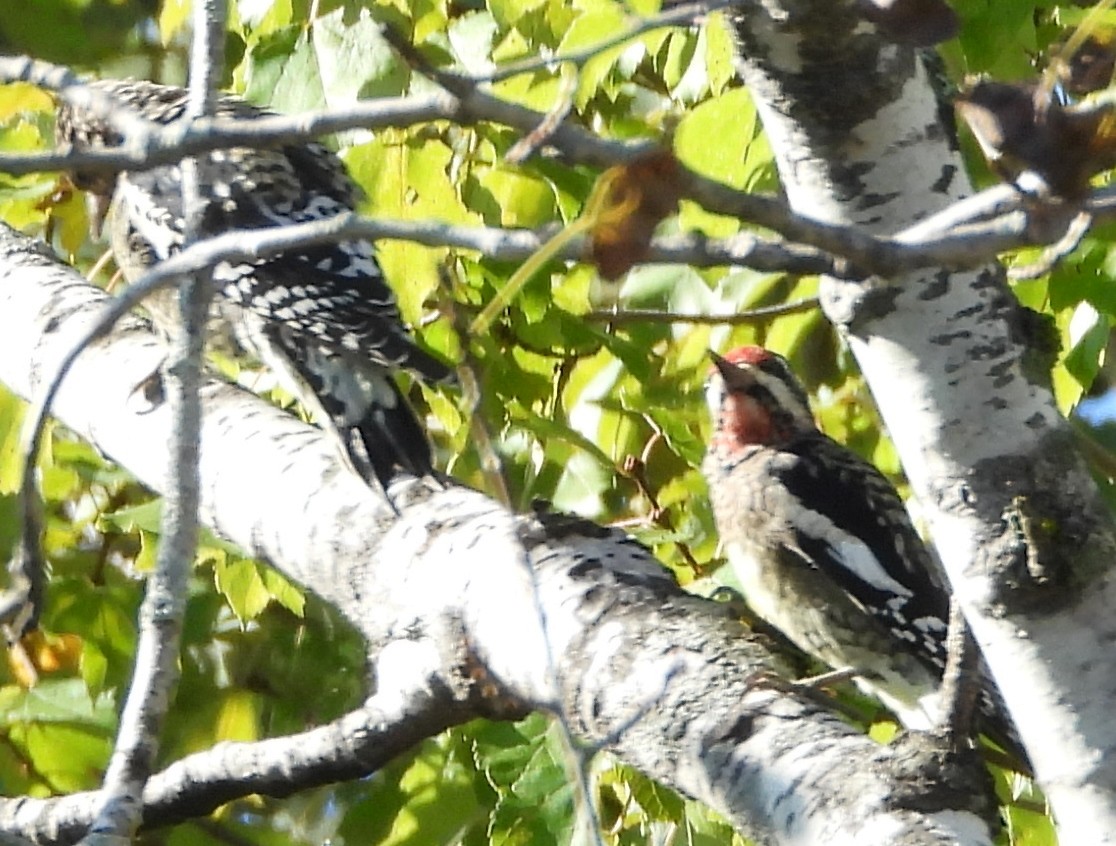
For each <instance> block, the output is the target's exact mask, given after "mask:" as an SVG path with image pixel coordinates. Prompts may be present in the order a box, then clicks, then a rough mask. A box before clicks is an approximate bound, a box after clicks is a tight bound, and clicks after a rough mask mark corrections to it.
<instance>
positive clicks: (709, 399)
mask: <svg viewBox="0 0 1116 846" xmlns="http://www.w3.org/2000/svg"><path fill="white" fill-rule="evenodd" d="M724 401H725V380H724V379H722V378H721V376H720V374H716V375H713V376H710V377H709V378H708V379H706V380H705V404H706V405H707V406H708V407H709V413H710V414H712V415H713V420H714V421H716V420H717V415H718V414H720V413H721V405H722V403H724Z"/></svg>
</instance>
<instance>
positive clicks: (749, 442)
mask: <svg viewBox="0 0 1116 846" xmlns="http://www.w3.org/2000/svg"><path fill="white" fill-rule="evenodd" d="M713 363H714V366H713V369H712V372H711V374H710V377H709V380H708V382H707V383H706V400H707V402H708V404H709V409H710V412H711V414H712V418H713V426H714V431H713V438H712V440H711V442H710V444H709V448H708V450H707V452H706V455H705V460H704V462H703V465H702V471H703V473H704V475H705V478H706V480H707V482H708V484H709V495H710V498H711V500H712V504H713V513H714V515H715V518H716V522H717V528H718V530H719V532H720V535H721V543H722V546H723V548H724V551H725V554H726V555H727V557H728V559H729V562H730V563H731V564H732V566H733V569H734V571H735V573H736V575H737V578H738V579H739V581H740V583H741V587H742V588H743V589H744V594H745V597H746V598H747V600H748V603H749V605H750V606H751V607H752V609H753V610H754V611H755V612H756V614H758V615H759V616H760V617H762V618H763V619H764V620H766V621H767V622H769V623H770V624H771V625H773V626H774V627H775V628H777V629H779V630H780V631H782V632H783V633H784V634H785V635H786V636H787V637H788V638H789V639H790V640H791V641H792V642H793V643H795V644H796V645H797V646H798V647H799V648H800V649H802V650H803V651H804V652H807V653H808V654H810V655H812V656H813V657H814V658H816V659H818V660H820V661H822V662H824V663H825V664H828V665H829V666H830V667H833V668H835V669H845V668H850V669H852V670H854V671H855V673H856V676H855V679H856V682H857V684H858V686H859V687H861V689H863V690H864V691H866V692H867V693H869V694H871V695H873V696H875V697H876V698H878V699H879V700H880V701H881V702H883V703H884V704H885V705H886V706H887V707H888V708H889V709H890V710H891V711H892V712H893V713H895V715H896V716H897V717H899V719H900V721H901V722H902V723H903V724H904V725H905V726H906V727H907V728H913V729H921V730H925V729H930V728H933V727H935V726H936V725H937V723H938V722H939V720H940V718H941V715H940V713H939V702H938V701H937V700H938V696H937V694H938V690H939V687H940V682H941V677H942V674H943V671H944V669H945V663H946V655H947V650H946V634H947V631H948V622H949V605H950V595H949V591H948V589H947V587H946V584H947V583H946V580H945V578H944V575H943V574H942V572H941V570H940V569H939V567H938V564H937V562H936V560H935V559H934V558H933V557H932V556H931V554H930V552H929V551H928V550H927V548H926V547H925V545H924V544H923V542H922V540H921V539H920V538H919V536H918V534H917V532H915V529H914V527H913V526H912V525H911V521H910V518H909V517H908V515H907V511H906V509H905V508H904V506H903V503H902V501H901V500H900V499H899V495H898V494H897V493H896V491H895V489H894V488H893V487H892V485H891V483H890V482H888V481H887V479H886V478H885V477H884V476H883V475H882V474H881V473H880V472H879V471H878V470H876V468H875V467H873V466H872V465H871V464H869V463H868V462H866V461H865V460H864V459H862V458H860V457H859V456H858V455H856V454H855V453H853V452H852V451H851V450H849V449H847V448H846V447H844V446H842V445H840V444H838V443H837V442H836V441H834V440H832V439H830V438H829V437H827V436H826V435H825V434H824V433H822V432H821V431H820V430H819V429H818V427H817V425H816V424H815V423H814V418H813V415H812V414H811V412H810V407H809V403H808V400H807V397H806V391H805V390H804V389H803V387H802V385H801V383H799V381H798V380H797V378H795V376H794V374H793V373H792V372H791V370H790V368H789V366H788V365H787V362H786V360H785V359H784V358H783V357H782V356H780V355H777V354H776V353H773V352H770V351H769V350H766V349H763V348H762V347H754V346H748V347H740V348H738V349H735V350H733V351H732V352H730V353H728V354H727V355H726V356H725V357H723V358H722V357H720V356H718V355H716V354H714V355H713ZM982 672H983V670H982ZM986 678H987V677H986ZM982 700H983V701H982V702H981V710H982V711H984V712H991V714H990V718H988V719H986V720H985V722H984V723H982V725H981V728H982V729H983V730H985V731H986V732H987V733H988V734H989V736H991V737H992V738H993V739H994V740H996V741H997V742H998V743H1001V744H1002V745H1005V747H1007V749H1008V751H1009V752H1010V753H1012V754H1013V755H1017V756H1021V755H1022V753H1021V750H1020V747H1019V744H1018V741H1017V740H1016V738H1015V734H1014V730H1013V728H1011V724H1010V719H1009V718H1008V717H1006V713H1005V712H1003V711H1002V705H999V704H998V703H999V698H998V693H996V692H995V690H994V688H992V687H991V686H990V683H988V685H986V693H985V694H984V695H983V697H982ZM1020 760H1023V759H1022V758H1021V757H1020Z"/></svg>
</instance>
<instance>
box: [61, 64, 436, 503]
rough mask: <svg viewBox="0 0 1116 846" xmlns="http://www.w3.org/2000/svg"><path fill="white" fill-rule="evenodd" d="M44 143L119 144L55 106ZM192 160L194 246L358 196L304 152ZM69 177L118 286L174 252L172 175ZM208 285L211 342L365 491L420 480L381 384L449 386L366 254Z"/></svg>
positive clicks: (300, 256) (365, 245) (324, 250)
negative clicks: (84, 200)
mask: <svg viewBox="0 0 1116 846" xmlns="http://www.w3.org/2000/svg"><path fill="white" fill-rule="evenodd" d="M91 85H92V87H93V88H95V89H97V90H98V91H100V92H102V93H103V94H106V95H108V96H109V97H111V98H112V99H113V100H116V101H118V102H119V103H120V107H121V108H122V109H130V110H132V111H133V112H134V113H135V114H137V115H139V116H140V117H142V118H145V119H147V120H149V121H153V122H155V123H159V124H169V123H172V122H173V121H176V120H178V119H180V118H181V117H182V116H183V115H184V113H185V108H186V101H187V94H186V91H185V89H182V88H177V87H172V86H166V85H157V84H155V83H151V82H145V81H132V80H101V81H99V82H94V83H91ZM217 114H218V116H221V117H235V118H242V119H243V118H249V119H250V118H256V117H259V116H262V115H265V114H268V112H266V111H264V110H262V109H260V108H257V107H256V106H253V105H251V104H249V103H246V102H245V101H243V100H241V99H239V98H236V97H234V96H230V95H225V96H222V97H220V99H219V101H218V104H217ZM57 136H58V139H59V140H60V141H61V142H63V143H68V144H71V145H73V147H75V148H89V147H107V146H114V145H117V144H120V143H121V142H122V141H123V139H122V138H121V137H120V135H119V133H117V132H116V131H115V130H114V129H113V127H112V125H111V123H110V122H109V121H107V120H105V119H104V118H103V117H101V116H99V115H98V114H94V113H93V112H92V111H91V110H83V109H77V108H74V107H73V106H70V105H68V104H66V103H63V104H62V105H61V106H60V108H59V112H58V119H57ZM197 161H198V175H199V184H200V193H201V195H202V201H203V203H204V209H203V212H202V215H201V231H200V233H199V235H200V237H205V236H212V235H217V234H222V233H224V232H227V231H232V230H237V229H259V228H263V227H273V226H282V225H285V224H295V223H306V222H311V221H317V220H322V219H327V218H331V217H334V216H336V215H338V214H341V213H344V212H348V211H351V210H352V209H354V208H355V206H356V204H357V203H358V201H359V199H360V196H361V194H360V189H359V188H358V187H357V186H356V184H355V183H354V182H353V181H352V179H351V178H350V177H349V175H348V174H347V172H346V171H345V167H344V165H343V164H342V162H341V160H340V159H339V158H338V157H337V156H336V155H334V154H333V153H332V152H330V151H329V150H328V149H326V148H325V147H324V146H322V145H320V144H317V143H303V142H298V143H285V144H281V145H278V146H276V147H274V148H271V149H251V148H245V147H236V148H232V149H226V150H214V151H212V152H208V153H205V154H203V155H201V156H199V157H198V159H197ZM72 178H73V181H74V184H75V185H76V186H77V187H78V188H81V189H84V190H86V191H89V192H90V194H91V195H92V196H93V197H94V199H95V200H96V201H97V203H98V204H99V206H100V208H101V209H104V208H106V207H107V206H108V203H109V200H110V199H111V204H112V210H111V219H110V222H109V227H110V230H109V231H110V241H111V244H112V249H113V253H114V255H115V258H116V260H117V264H118V265H119V266H120V268H121V269H122V271H123V272H124V274H125V276H126V277H127V278H128V279H129V280H134V279H136V278H137V277H139V276H140V275H141V274H142V273H143V272H144V270H146V269H147V268H148V267H150V266H151V265H153V264H154V263H156V262H158V261H160V260H163V259H166V258H168V257H169V256H171V255H173V254H174V253H176V252H177V251H179V250H180V249H181V248H182V244H183V230H184V226H185V224H184V215H183V201H182V171H181V167H180V165H179V164H177V163H176V164H170V165H160V166H157V167H152V168H149V169H145V170H134V171H126V172H123V173H119V174H105V173H104V172H93V171H91V172H88V173H83V172H77V173H75V174H73V177H72ZM213 280H214V286H215V288H216V296H215V302H214V307H213V311H214V320H212V321H211V324H215V326H211V329H213V328H217V329H218V330H219V331H221V332H222V333H223V334H226V335H231V336H232V337H233V338H235V340H236V341H237V342H238V343H239V344H240V345H241V346H242V347H243V348H244V349H245V350H246V351H247V352H249V353H250V354H251V355H253V356H255V357H256V358H257V359H259V360H260V362H262V363H263V364H265V365H266V366H268V367H269V368H271V369H272V370H273V371H274V373H275V375H276V376H277V377H278V378H279V380H280V382H281V383H282V384H283V385H284V387H286V388H287V389H288V390H289V391H290V392H291V393H293V394H294V395H295V396H296V397H297V398H298V399H299V400H300V401H301V402H302V403H303V404H304V405H305V406H307V408H308V409H309V410H310V412H311V415H312V416H313V417H314V419H315V420H316V421H317V422H318V424H319V425H321V426H322V427H323V428H325V429H326V430H327V431H330V432H331V433H332V434H334V435H335V436H336V437H337V439H338V440H339V441H340V444H341V446H342V451H343V454H344V457H345V459H346V460H347V462H348V463H349V464H350V465H351V466H352V467H353V469H354V470H355V471H356V472H357V473H359V474H360V475H361V476H362V477H364V478H365V480H366V481H367V482H368V483H369V484H370V485H374V486H376V487H378V488H379V489H381V490H384V491H386V487H387V484H388V482H389V481H390V480H391V478H392V477H393V476H394V475H395V473H396V472H397V471H400V470H402V471H405V472H408V473H412V474H414V475H420V476H421V475H426V474H428V473H430V472H431V469H432V465H431V452H430V445H429V442H428V440H427V437H426V433H425V431H424V428H423V426H422V425H421V423H420V422H419V420H418V419H417V417H416V416H415V413H414V411H413V410H412V409H411V408H410V406H409V405H408V404H407V402H406V400H405V399H404V397H403V393H402V391H401V389H400V388H399V386H398V385H397V384H396V382H395V379H394V377H393V376H392V372H393V371H395V370H400V369H405V370H409V371H411V372H413V373H415V374H416V375H417V376H419V377H420V378H422V379H424V380H426V381H429V382H444V381H449V380H450V379H451V378H452V376H453V374H452V371H451V369H450V368H449V367H448V366H447V365H446V364H444V363H443V362H441V361H439V360H438V359H436V358H435V357H434V356H432V355H430V354H429V353H426V352H424V351H423V350H422V349H420V348H419V347H417V346H416V345H415V343H414V341H413V340H412V338H411V337H410V336H409V335H408V334H407V332H406V330H405V329H404V327H403V324H402V322H401V319H400V315H399V310H398V308H397V306H396V303H395V298H394V296H393V294H392V291H391V288H390V287H389V286H388V284H387V281H386V280H385V279H384V276H383V274H382V273H381V271H380V267H379V264H378V263H377V261H376V257H375V254H374V250H373V245H372V244H371V243H370V242H369V241H366V240H349V241H342V242H340V243H337V244H326V245H322V246H316V247H306V248H301V249H299V250H297V251H290V252H286V253H282V254H280V255H277V256H273V257H271V258H265V259H260V260H256V261H251V262H240V263H229V262H222V263H220V264H218V265H217V266H216V267H215V268H214V269H213ZM173 296H174V292H170V294H169V295H167V296H164V297H158V296H157V297H154V298H152V302H150V303H147V302H146V301H145V308H147V310H148V311H149V312H150V313H151V316H152V319H153V320H154V322H155V323H156V325H157V326H158V327H159V328H160V329H162V330H163V331H164V332H168V333H169V332H171V331H173V329H174V326H175V325H176V323H177V319H178V318H177V311H176V310H175V309H174V308H173V301H172V298H173Z"/></svg>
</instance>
